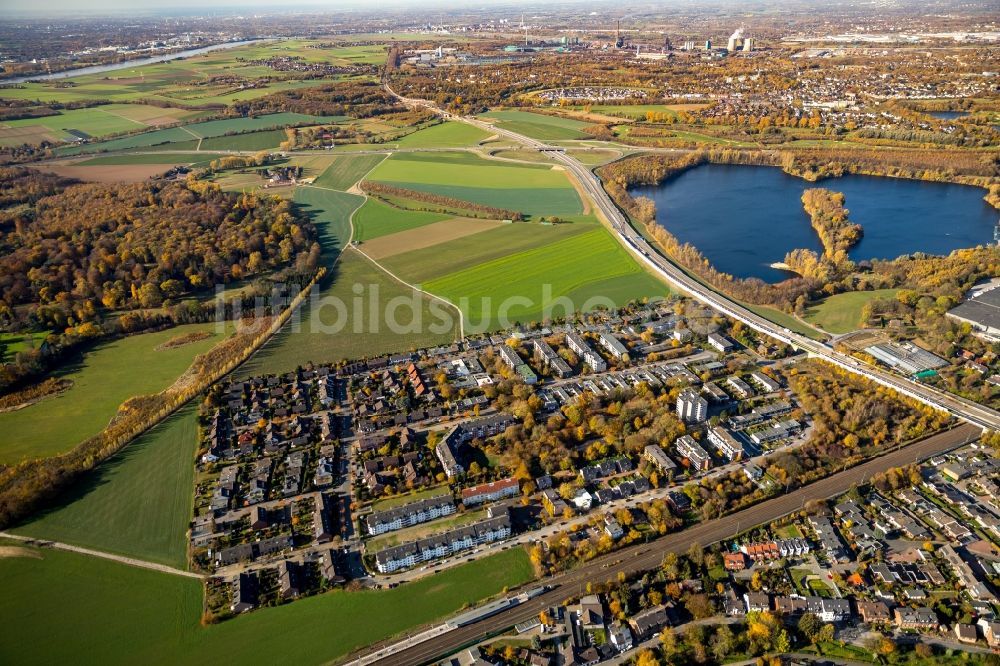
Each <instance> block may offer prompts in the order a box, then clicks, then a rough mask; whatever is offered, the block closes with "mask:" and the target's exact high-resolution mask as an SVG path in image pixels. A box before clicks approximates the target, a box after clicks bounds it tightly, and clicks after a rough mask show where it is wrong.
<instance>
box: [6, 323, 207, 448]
mask: <svg viewBox="0 0 1000 666" xmlns="http://www.w3.org/2000/svg"><path fill="white" fill-rule="evenodd" d="M200 331H204V332H207V333H210V334H211V335H210V336H209V337H207V338H205V339H203V340H198V341H196V342H191V343H188V344H185V345H182V346H180V347H174V348H171V349H160V348H159V347H160V346H161V345H162V344H163V343H165V342H167V341H169V340H172V339H174V338H176V337H179V336H182V335H185V334H188V333H196V332H200ZM222 340H223V335H222V334H220V333H219V332H217V331H216V330H215V324H214V323H211V324H189V325H185V326H177V327H175V328H171V329H168V330H165V331H158V332H156V333H143V334H140V335H132V336H129V337H126V338H122V339H119V340H112V341H110V342H103V343H100V344H98V345H97V346H96V347H94V348H93V349H92V350H90V351H88V352H86V353H85V354H84V355H83V357H82V358H81V359H79V360H78V361H77V362H75V363H74V362H70V363H68V364H66V365H65V366H64V367H62V368H61V369H60V370H59V371H58V372H57V373H55V376H57V377H61V378H64V379H69V380H71V381H72V382H73V386H72V387H71V388H69V389H68V390H67V391H64V392H63V393H60V394H58V395H56V396H51V397H49V398H46V399H44V400H42V401H40V402H37V403H34V404H32V405H30V406H28V407H25V408H24V409H19V410H16V411H11V412H4V413H2V414H0V432H3V433H4V436H3V437H2V441H0V463H4V464H13V463H17V462H19V461H21V460H24V459H26V458H36V457H45V456H51V455H56V454H58V453H63V452H65V451H69V450H70V449H72V448H73V447H74V446H76V445H77V444H79V443H80V442H81V441H83V440H84V439H86V438H87V437H90V436H92V435H96V434H97V433H98V432H100V431H101V430H102V429H103V428H104V426H106V425H107V424H108V421H110V420H111V418H112V417H113V416H114V415H115V414H116V413H117V411H118V406H119V405H121V404H122V403H123V402H125V401H126V400H127V399H128V398H131V397H133V396H138V395H148V394H153V393H157V392H159V391H162V390H163V389H165V388H167V387H168V386H170V385H171V384H172V383H173V382H174V381H175V380H176V379H177V378H178V377H179V376H180V375H181V374H182V373H183V372H184V371H185V370H186V369H187V368H188V366H190V365H191V361H192V360H194V357H195V356H197V355H198V354H201V353H204V352H206V351H208V350H209V349H211V348H212V347H213V346H215V345H216V344H218V343H219V342H221V341H222Z"/></svg>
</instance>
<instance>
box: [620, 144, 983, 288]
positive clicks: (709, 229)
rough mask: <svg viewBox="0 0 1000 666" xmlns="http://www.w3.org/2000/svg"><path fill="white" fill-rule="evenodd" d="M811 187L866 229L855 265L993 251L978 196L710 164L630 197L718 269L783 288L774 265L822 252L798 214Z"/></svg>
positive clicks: (919, 185) (937, 186) (904, 183)
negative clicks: (652, 206) (797, 253)
mask: <svg viewBox="0 0 1000 666" xmlns="http://www.w3.org/2000/svg"><path fill="white" fill-rule="evenodd" d="M810 187H824V188H826V189H829V190H833V191H836V192H843V193H844V196H845V197H846V206H847V208H848V210H850V212H851V216H850V217H851V220H853V221H854V222H857V223H859V224H860V225H862V226H863V227H864V238H863V239H862V240H861V242H860V243H858V244H857V245H856V246H855V247H854V249H853V250H851V252H850V256H851V258H852V259H854V260H855V261H857V260H861V259H894V258H896V257H898V256H901V255H904V254H910V253H913V252H927V253H929V254H948V253H949V252H951V251H952V250H955V249H958V248H963V247H974V246H976V245H983V244H987V243H991V242H993V230H994V227H995V226H996V224H997V218H998V216H1000V212H998V211H997V210H996V209H994V208H993V207H992V206H990V205H989V204H987V203H986V202H985V201H984V200H983V196H984V195H985V194H986V192H985V190H983V189H981V188H978V187H970V186H966V185H953V184H950V183H930V182H923V181H918V180H903V179H900V178H877V177H872V176H844V177H842V178H830V179H827V180H823V181H820V182H819V183H809V182H806V181H804V180H802V179H801V178H795V177H793V176H789V175H788V174H786V173H785V172H783V171H782V170H781V169H779V168H777V167H756V166H739V165H725V164H706V165H703V166H699V167H696V168H694V169H689V170H687V171H685V172H683V173H681V174H680V175H678V176H676V177H674V178H671V179H669V180H667V181H665V182H664V183H661V184H660V185H656V186H651V187H638V188H633V189H632V190H630V191H631V192H632V194H633V195H638V196H645V197H649V198H650V199H652V200H653V201H654V202H656V220H657V223H659V224H660V225H661V226H663V227H665V228H666V229H667V230H668V231H669V232H670V233H672V234H673V235H674V236H676V237H677V238H678V239H679V240H680V241H681V242H686V243H691V244H692V245H694V246H695V247H697V248H698V249H699V250H701V252H702V254H704V255H705V256H706V257H708V259H709V261H711V262H712V264H713V265H714V266H715V267H716V268H718V269H719V270H721V271H723V272H726V273H730V274H732V275H734V276H736V277H743V278H745V277H758V278H760V279H762V280H766V281H768V282H779V281H781V280H783V279H785V278H787V277H788V276H789V274H788V273H786V272H784V271H781V270H776V269H774V268H771V267H770V264H771V263H773V262H776V261H782V260H783V259H784V257H785V254H786V253H787V252H789V251H790V250H794V249H795V248H809V249H812V250H816V251H817V252H821V251H822V246H821V245H820V242H819V239H818V238H817V237H816V233H815V232H814V231H813V229H812V226H811V225H810V224H809V216H808V215H807V214H806V212H805V210H804V209H803V208H802V201H801V197H802V192H803V191H805V190H806V189H808V188H810Z"/></svg>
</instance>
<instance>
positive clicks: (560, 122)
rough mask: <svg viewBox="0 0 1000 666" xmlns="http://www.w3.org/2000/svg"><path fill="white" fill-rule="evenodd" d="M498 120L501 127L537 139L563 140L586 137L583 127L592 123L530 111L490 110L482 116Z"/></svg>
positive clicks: (587, 135)
mask: <svg viewBox="0 0 1000 666" xmlns="http://www.w3.org/2000/svg"><path fill="white" fill-rule="evenodd" d="M483 117H484V118H492V119H493V120H496V121H498V125H499V127H500V128H501V129H506V130H510V131H511V132H517V133H518V134H523V135H524V136H528V137H531V138H532V139H538V140H539V141H565V140H568V139H588V138H591V137H590V135H589V134H587V133H585V132H583V131H582V130H583V128H585V127H588V126H590V125H591V124H592V123H585V122H583V121H580V120H571V119H569V118H560V117H558V116H546V115H543V114H540V113H531V112H530V111H491V112H490V113H487V114H485V115H484V116H483Z"/></svg>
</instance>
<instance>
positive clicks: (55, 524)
mask: <svg viewBox="0 0 1000 666" xmlns="http://www.w3.org/2000/svg"><path fill="white" fill-rule="evenodd" d="M196 411H197V406H196V405H195V403H193V402H192V403H188V405H187V406H185V407H184V408H183V409H181V410H180V411H178V412H177V413H175V414H173V415H172V416H170V417H169V418H167V419H166V420H165V421H163V422H162V423H160V424H159V425H157V426H156V427H154V428H153V429H151V430H150V431H149V432H147V433H145V434H143V435H141V436H140V437H138V438H137V439H136V440H135V441H133V442H132V443H131V444H129V445H128V446H127V447H125V448H124V449H123V450H122V451H121V452H120V453H118V454H117V455H115V456H114V457H112V458H111V459H110V460H108V461H106V462H105V463H103V464H101V466H100V467H98V468H97V469H96V470H94V471H93V472H91V473H90V474H87V475H86V476H85V477H84V478H83V479H82V480H81V481H80V482H79V483H77V484H76V485H75V486H73V487H71V488H70V489H69V490H67V491H66V492H64V493H63V495H62V496H61V497H60V498H59V500H58V502H57V503H56V504H54V505H53V506H52V507H50V508H49V509H48V510H46V511H43V512H41V513H40V514H38V515H36V516H34V517H32V519H31V520H30V521H28V522H26V523H24V524H22V525H20V526H18V527H17V528H15V529H14V530H12V531H13V532H15V533H17V534H24V535H27V536H32V537H38V538H42V539H51V540H53V541H62V542H66V543H72V544H74V545H77V546H84V547H86V548H93V549H95V550H101V551H106V552H111V553H116V554H119V555H126V556H130V557H138V558H141V559H144V560H149V561H152V562H159V563H160V564H166V565H169V566H172V567H175V568H179V569H182V568H185V566H186V564H187V526H188V522H189V521H190V520H191V511H192V502H193V500H192V494H191V493H192V488H193V487H194V454H195V448H196V446H197V443H198V436H197V435H198V433H197V422H196V418H195V414H196Z"/></svg>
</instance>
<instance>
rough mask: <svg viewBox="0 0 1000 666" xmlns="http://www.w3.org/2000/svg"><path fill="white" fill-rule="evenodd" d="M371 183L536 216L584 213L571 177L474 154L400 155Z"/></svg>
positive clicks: (383, 166) (378, 170) (382, 166)
mask: <svg viewBox="0 0 1000 666" xmlns="http://www.w3.org/2000/svg"><path fill="white" fill-rule="evenodd" d="M368 179H369V180H373V181H376V182H381V183H388V184H390V185H395V186H397V187H403V188H406V189H410V190H417V191H420V192H428V193H431V194H439V195H442V196H447V197H452V198H455V199H462V200H464V201H471V202H474V203H478V204H481V205H484V206H494V207H497V208H507V209H511V210H517V211H520V212H524V213H528V214H530V215H564V216H568V215H579V214H581V213H582V212H583V203H582V202H581V201H580V197H579V195H578V194H577V192H576V190H575V189H574V188H573V186H572V184H571V183H570V181H569V179H568V178H567V176H566V174H565V172H562V171H559V170H556V169H553V168H551V167H548V166H544V165H537V166H535V165H529V164H512V163H509V162H503V161H500V160H488V159H484V158H481V157H479V156H477V155H473V154H470V153H433V154H426V155H422V154H414V153H397V154H395V155H393V156H392V157H390V158H389V159H387V160H385V161H384V162H382V164H380V165H379V166H378V167H377V168H376V169H375V170H374V171H373V172H372V173H371V174H370V175H369V176H368Z"/></svg>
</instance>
